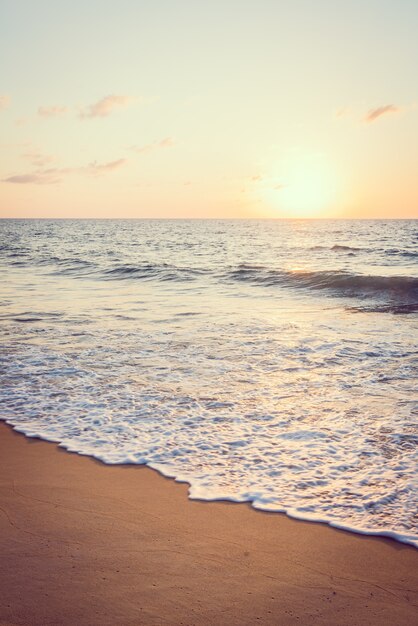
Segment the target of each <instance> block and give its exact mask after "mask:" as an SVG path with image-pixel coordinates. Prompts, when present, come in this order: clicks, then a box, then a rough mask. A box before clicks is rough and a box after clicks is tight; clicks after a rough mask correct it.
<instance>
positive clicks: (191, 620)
mask: <svg viewBox="0 0 418 626" xmlns="http://www.w3.org/2000/svg"><path fill="white" fill-rule="evenodd" d="M0 555H1V558H0V626H5V625H6V624H7V625H11V624H16V625H17V624H19V625H20V624H24V625H32V624H36V625H42V626H47V625H54V626H59V625H65V626H67V625H68V626H70V625H71V626H84V625H89V626H90V625H100V626H103V625H107V624H108V625H110V624H112V625H117V626H124V625H132V626H133V625H137V624H146V625H147V626H148V625H149V626H151V625H156V624H158V625H159V624H161V625H164V624H184V625H187V626H189V625H194V624H202V625H203V624H205V625H207V624H215V625H224V624H225V625H227V624H228V625H240V626H242V625H249V624H270V625H273V624H274V625H280V624H286V625H287V624H289V625H291V624H299V625H305V624H309V625H310V624H314V625H316V624H322V625H324V626H325V625H326V626H330V625H332V626H339V625H341V626H342V625H355V626H357V625H360V624H361V625H362V626H363V625H374V624H376V625H379V626H383V625H385V624H387V625H388V626H389V625H390V626H395V625H396V626H400V625H403V624H405V625H408V626H412V624H414V623H416V622H417V619H418V550H415V549H414V548H411V547H408V546H405V545H402V544H399V543H396V542H395V541H391V540H388V539H381V538H373V537H364V536H360V535H355V534H352V533H346V532H343V531H338V530H335V529H332V528H329V527H327V526H325V525H322V524H310V523H306V522H298V521H295V520H291V519H288V518H287V517H286V516H285V515H280V514H268V513H261V512H257V511H254V510H253V509H251V507H250V506H249V505H245V504H231V503H226V502H216V503H208V502H196V501H194V502H193V501H190V500H188V499H187V485H183V484H177V483H175V482H174V481H172V480H169V479H165V478H163V477H162V476H160V475H159V474H157V473H156V472H154V471H152V470H150V469H148V468H145V467H139V466H106V465H103V464H101V463H99V462H97V461H95V460H94V459H91V458H87V457H80V456H78V455H75V454H70V453H68V452H66V451H64V450H62V449H59V448H57V446H56V445H55V444H52V443H46V442H43V441H40V440H35V439H27V438H25V437H24V436H23V435H20V434H18V433H15V432H13V431H12V430H11V429H10V428H9V427H8V426H7V425H5V424H4V423H0Z"/></svg>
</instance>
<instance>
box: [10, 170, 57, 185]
mask: <svg viewBox="0 0 418 626" xmlns="http://www.w3.org/2000/svg"><path fill="white" fill-rule="evenodd" d="M2 182H4V183H15V184H17V185H52V184H54V183H59V182H60V178H57V177H56V176H54V175H51V174H47V173H46V172H41V173H39V174H36V173H33V174H19V175H17V176H9V178H3V181H2Z"/></svg>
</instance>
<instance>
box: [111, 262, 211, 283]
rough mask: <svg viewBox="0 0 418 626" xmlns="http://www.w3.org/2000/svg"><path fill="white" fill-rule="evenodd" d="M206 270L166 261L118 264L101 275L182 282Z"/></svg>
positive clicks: (115, 277) (116, 277) (193, 278)
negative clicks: (179, 265) (159, 262)
mask: <svg viewBox="0 0 418 626" xmlns="http://www.w3.org/2000/svg"><path fill="white" fill-rule="evenodd" d="M206 273H207V271H206V270H201V269H197V268H191V267H177V266H175V265H170V264H168V263H162V264H153V263H146V264H143V265H119V266H116V267H111V268H109V269H106V270H103V271H102V276H103V278H105V279H108V280H116V279H125V280H126V279H136V280H158V281H164V282H171V281H173V282H184V281H190V280H195V279H196V278H197V277H199V276H201V275H202V274H206Z"/></svg>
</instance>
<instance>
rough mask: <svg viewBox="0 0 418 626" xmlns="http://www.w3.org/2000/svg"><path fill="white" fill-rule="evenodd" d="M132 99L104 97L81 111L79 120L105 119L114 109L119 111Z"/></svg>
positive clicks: (112, 96) (127, 97)
mask: <svg viewBox="0 0 418 626" xmlns="http://www.w3.org/2000/svg"><path fill="white" fill-rule="evenodd" d="M132 100H133V98H132V97H130V96H115V95H111V96H106V97H105V98H102V99H101V100H99V101H98V102H95V103H94V104H90V105H89V106H87V107H85V108H84V109H81V111H80V113H79V117H80V118H81V119H91V118H94V117H107V116H108V115H110V114H111V113H112V112H113V111H114V110H115V109H120V108H124V107H126V106H128V104H130V102H132Z"/></svg>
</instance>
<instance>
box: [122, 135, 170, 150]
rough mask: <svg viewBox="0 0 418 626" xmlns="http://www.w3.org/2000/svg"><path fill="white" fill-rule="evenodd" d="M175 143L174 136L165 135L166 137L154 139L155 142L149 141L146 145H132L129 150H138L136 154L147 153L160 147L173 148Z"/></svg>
mask: <svg viewBox="0 0 418 626" xmlns="http://www.w3.org/2000/svg"><path fill="white" fill-rule="evenodd" d="M175 144H176V142H175V140H174V139H173V138H172V137H164V139H160V140H159V141H154V142H153V143H149V144H146V145H144V146H130V147H129V150H132V152H136V154H146V153H147V152H152V151H154V150H158V149H159V148H172V147H173V146H174V145H175Z"/></svg>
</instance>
